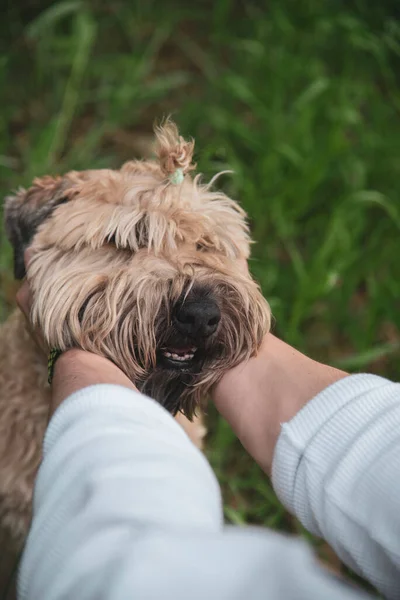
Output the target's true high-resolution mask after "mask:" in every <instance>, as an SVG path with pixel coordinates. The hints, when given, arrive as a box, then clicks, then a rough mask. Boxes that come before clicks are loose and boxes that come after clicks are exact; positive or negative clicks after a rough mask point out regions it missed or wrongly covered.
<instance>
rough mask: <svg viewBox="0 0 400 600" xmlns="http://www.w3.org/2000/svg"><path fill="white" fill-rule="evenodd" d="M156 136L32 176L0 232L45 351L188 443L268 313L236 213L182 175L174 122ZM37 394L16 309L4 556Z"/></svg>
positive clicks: (17, 535) (25, 517)
mask: <svg viewBox="0 0 400 600" xmlns="http://www.w3.org/2000/svg"><path fill="white" fill-rule="evenodd" d="M155 137H156V145H155V155H156V156H155V159H154V160H143V161H140V160H135V161H130V162H128V163H126V164H124V165H123V166H122V168H121V169H120V170H108V169H101V170H88V171H83V172H69V173H67V174H66V175H64V176H62V177H61V176H60V177H50V176H46V177H42V178H39V179H36V180H34V182H33V185H32V187H30V188H29V189H28V190H25V189H20V190H18V192H17V193H16V194H15V195H13V196H10V197H8V198H6V200H5V209H4V215H5V229H6V234H7V236H8V239H9V241H10V242H11V244H12V246H13V250H14V273H15V277H16V278H17V279H22V278H24V277H25V276H27V278H28V280H29V283H30V287H31V290H32V298H33V300H32V302H33V303H32V313H31V316H32V323H33V325H34V326H35V327H38V328H39V329H40V330H41V331H42V332H43V334H44V338H45V342H46V344H47V346H48V348H57V349H60V350H61V351H65V350H67V349H68V348H71V347H80V348H83V349H85V350H88V351H90V352H94V353H95V354H100V355H102V356H105V357H107V358H109V359H110V360H112V361H113V362H114V363H116V364H117V365H118V366H119V367H120V368H121V369H122V370H123V371H124V373H125V374H126V375H127V376H128V377H129V378H130V379H131V380H132V381H134V382H135V384H136V385H137V387H138V388H139V389H140V390H141V391H143V392H144V393H145V394H148V395H149V396H151V397H152V398H154V399H156V400H157V401H158V402H160V403H161V404H162V405H163V406H164V407H165V408H166V409H167V410H168V411H169V412H170V413H172V414H173V415H178V418H179V419H180V422H181V424H183V426H184V427H185V428H186V430H187V431H188V433H189V435H190V436H191V437H192V439H193V440H194V441H195V443H196V444H197V445H200V444H201V437H202V434H203V429H202V424H201V422H199V421H197V422H196V421H194V423H190V421H189V420H192V419H193V417H194V416H195V414H196V410H197V409H198V408H199V407H200V406H201V403H202V399H204V398H206V397H207V394H208V393H209V391H210V390H211V388H212V387H213V386H214V385H215V384H216V383H217V382H218V381H219V380H220V378H221V377H222V375H223V373H224V372H226V370H227V369H230V368H232V367H234V366H235V365H238V364H239V363H240V362H241V361H245V360H248V359H249V358H250V357H251V356H253V355H255V354H256V353H257V350H258V349H259V347H260V344H261V341H262V339H263V337H264V336H265V334H266V333H267V332H268V330H269V327H270V309H269V306H268V304H267V302H266V300H265V299H264V298H263V296H262V294H261V291H260V289H259V286H258V285H257V284H256V282H255V281H254V280H253V279H252V277H251V275H250V274H249V272H248V270H247V267H246V265H247V259H248V257H249V253H250V236H249V229H248V225H247V222H246V215H245V213H244V211H243V210H242V208H241V207H240V206H239V205H238V204H237V203H236V202H235V201H233V200H231V199H230V198H228V197H227V196H226V195H225V194H223V193H222V192H220V191H215V190H214V181H213V180H212V181H211V183H209V184H205V183H202V182H201V180H200V175H196V176H194V177H192V176H191V172H192V171H193V170H194V168H195V165H194V164H193V163H192V155H193V149H194V142H193V141H185V140H184V139H183V138H182V137H181V136H180V135H179V132H178V129H177V127H176V125H175V124H174V123H172V122H171V121H169V120H167V121H166V122H165V123H164V124H163V125H161V126H159V127H157V128H156V130H155ZM214 179H215V178H214ZM28 247H31V248H32V254H33V257H32V260H31V262H30V263H29V267H28V273H25V265H24V251H25V250H26V248H28ZM49 393H50V392H49V386H48V384H47V372H46V358H45V357H44V355H42V354H41V353H40V352H39V351H38V349H37V347H36V345H35V343H34V342H33V340H32V339H31V337H30V335H29V333H28V329H27V325H26V322H25V319H24V317H23V316H22V313H20V312H18V311H17V312H15V313H14V314H12V315H11V317H10V318H9V319H8V320H7V321H6V322H5V323H4V324H3V325H2V326H1V329H0V530H1V531H3V536H4V535H5V536H6V537H7V539H8V544H9V545H10V544H11V545H13V546H14V547H15V548H18V547H20V546H21V544H22V543H23V540H24V539H25V536H26V534H27V530H28V527H29V522H30V514H31V500H32V489H33V483H34V478H35V475H36V471H37V469H38V467H39V464H40V459H41V444H42V440H43V436H44V432H45V428H46V424H47V415H48V405H49ZM182 415H184V416H182ZM0 537H1V536H0Z"/></svg>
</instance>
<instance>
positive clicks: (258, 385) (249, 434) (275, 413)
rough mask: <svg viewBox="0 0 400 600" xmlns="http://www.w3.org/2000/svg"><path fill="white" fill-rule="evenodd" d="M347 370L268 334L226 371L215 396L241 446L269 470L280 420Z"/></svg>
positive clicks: (266, 470)
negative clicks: (241, 361)
mask: <svg viewBox="0 0 400 600" xmlns="http://www.w3.org/2000/svg"><path fill="white" fill-rule="evenodd" d="M346 375H347V373H345V372H343V371H339V370H338V369H334V368H332V367H329V366H327V365H323V364H321V363H318V362H316V361H314V360H312V359H310V358H308V357H307V356H305V355H304V354H301V353H300V352H298V351H297V350H295V349H294V348H292V347H291V346H289V345H288V344H285V343H284V342H282V341H281V340H279V339H278V338H276V337H275V336H273V335H272V334H268V335H267V336H266V338H265V340H264V342H263V344H262V346H261V348H260V351H259V353H258V355H257V356H256V357H254V358H252V359H250V360H249V361H248V362H247V363H245V364H241V365H239V366H238V367H236V368H235V369H232V370H231V371H229V372H228V373H226V374H225V375H224V377H223V378H222V380H221V382H220V383H219V384H218V385H217V386H216V389H215V390H214V394H213V399H214V402H215V405H216V407H217V409H218V410H219V412H220V413H221V414H222V416H223V417H224V418H225V419H226V420H227V421H228V422H229V423H230V425H231V427H232V428H233V430H234V431H235V433H236V435H237V436H238V437H239V439H240V440H241V442H242V444H243V445H244V447H245V448H246V449H247V451H248V452H249V453H250V454H251V455H252V456H253V458H254V459H255V460H256V461H257V462H258V463H259V465H260V466H261V467H262V468H263V469H264V471H265V472H266V473H268V474H269V473H270V472H271V466H272V459H273V453H274V449H275V445H276V442H277V440H278V436H279V434H280V431H281V424H282V423H285V422H287V421H289V420H290V419H291V418H292V417H294V415H295V414H297V413H298V411H299V410H300V409H301V408H302V407H303V406H304V405H305V404H306V403H307V402H308V401H309V400H311V398H313V397H314V396H315V395H316V394H318V393H319V392H321V391H322V390H323V389H325V388H326V387H327V386H329V385H330V384H332V383H334V382H335V381H338V380H339V379H342V378H343V377H346Z"/></svg>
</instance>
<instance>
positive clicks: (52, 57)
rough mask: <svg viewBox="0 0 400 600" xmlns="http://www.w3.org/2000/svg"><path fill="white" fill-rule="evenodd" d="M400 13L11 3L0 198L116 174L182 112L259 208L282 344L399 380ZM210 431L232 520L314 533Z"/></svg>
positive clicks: (6, 268) (310, 7) (356, 7)
mask: <svg viewBox="0 0 400 600" xmlns="http://www.w3.org/2000/svg"><path fill="white" fill-rule="evenodd" d="M263 4H265V6H263ZM46 6H50V7H48V8H46ZM396 11H397V12H396ZM397 16H398V9H397V8H396V4H395V3H394V2H388V1H387V0H386V1H384V2H382V3H380V4H379V6H378V5H377V4H376V3H372V4H371V3H370V2H367V0H360V1H358V2H344V1H343V2H340V1H339V0H338V1H335V2H332V1H328V0H323V1H321V2H312V1H311V0H309V1H306V0H297V1H294V0H279V1H278V0H276V1H274V0H273V1H271V2H265V3H262V2H258V1H256V0H252V1H251V0H250V1H247V2H245V3H241V2H234V1H231V0H215V1H214V2H206V1H197V2H193V3H191V4H188V3H184V2H181V3H177V2H174V3H173V2H155V1H153V2H151V1H149V2H144V1H142V2H133V1H128V0H121V1H120V2H109V3H105V2H88V3H85V2H79V1H61V2H58V3H53V4H50V3H47V4H46V3H45V2H43V1H42V2H41V6H38V5H35V6H34V7H33V5H29V4H26V6H25V7H24V8H16V7H14V8H13V9H10V13H9V15H8V18H7V20H3V21H2V25H0V28H1V29H0V30H1V37H2V41H3V50H2V51H1V54H0V98H1V106H2V111H1V112H0V185H1V190H2V192H3V194H5V193H7V192H8V191H9V190H10V189H12V188H15V187H17V186H18V185H24V184H28V183H29V182H30V180H31V179H32V177H33V176H36V175H40V174H44V173H55V172H63V171H66V170H68V169H71V168H75V169H83V168H88V167H90V168H96V167H102V166H105V165H107V166H111V167H113V166H117V165H119V164H121V162H122V161H124V160H126V159H128V158H132V156H134V155H137V154H140V148H141V144H142V143H143V142H145V141H146V140H147V136H148V134H149V133H150V131H151V126H152V123H153V121H154V120H155V119H156V118H160V117H161V116H162V115H165V114H169V113H172V115H173V117H174V118H175V119H176V120H177V122H178V123H179V125H180V127H181V129H182V131H183V132H184V133H185V134H187V135H192V136H194V137H195V138H196V142H197V160H198V165H199V169H200V170H201V171H202V172H204V173H205V175H206V176H207V177H209V176H211V175H213V174H215V173H216V172H217V171H219V170H222V169H225V168H232V169H233V170H234V171H235V174H234V176H233V177H224V178H222V180H221V182H222V184H223V187H224V189H225V190H226V191H227V192H228V193H229V194H231V195H232V196H233V197H235V198H238V199H239V200H240V201H241V202H242V204H243V206H244V207H245V208H246V210H247V211H248V213H249V215H250V219H251V225H252V231H253V235H254V238H255V240H256V241H257V244H256V245H255V246H254V252H253V259H252V262H251V268H252V270H253V272H254V274H255V275H256V277H257V278H258V279H259V281H260V283H261V285H262V288H263V291H264V293H265V295H266V297H267V298H268V299H269V300H270V303H271V306H272V309H273V313H274V316H275V330H276V332H277V333H278V335H279V336H281V337H282V338H284V339H285V340H287V341H288V342H290V343H292V344H295V345H296V346H297V347H298V348H299V349H301V350H302V351H305V352H306V353H308V354H310V355H311V356H313V357H315V358H316V359H320V360H324V361H328V362H330V363H332V364H337V365H340V366H342V367H344V368H346V369H349V370H355V371H360V370H369V371H373V372H377V373H381V374H383V375H387V376H390V377H393V378H399V376H400V372H399V366H398V364H399V340H400V338H399V334H398V328H399V298H400V266H399V265H400V261H399V235H400V200H399V185H398V173H399V167H400V152H399V138H400V125H399V112H400V94H399V76H398V73H399V66H400V26H399V24H398V22H397V21H396V17H397ZM1 244H2V245H1V253H0V302H1V306H0V309H1V316H2V317H4V316H5V314H6V313H7V312H8V310H9V307H10V305H11V303H12V300H13V293H14V289H15V288H14V286H13V284H12V276H11V252H10V249H9V247H8V245H7V244H6V243H5V242H4V236H2V242H1ZM210 427H211V435H210V439H209V443H208V447H209V450H208V452H209V456H210V459H211V462H212V464H213V465H214V467H215V469H216V472H217V474H218V476H219V479H220V481H221V483H222V485H223V489H224V493H225V499H226V516H227V518H228V519H229V520H231V521H233V522H234V523H239V524H241V523H246V522H255V523H262V524H265V525H268V526H271V527H274V528H277V529H284V530H289V531H300V529H299V526H298V525H297V524H296V523H295V522H294V521H293V519H292V518H291V517H289V516H288V515H287V514H286V513H285V512H284V510H283V509H282V508H281V507H280V505H279V503H278V502H277V500H276V498H275V496H274V494H273V493H272V492H271V488H270V486H269V484H268V482H267V480H266V479H265V477H263V476H262V475H261V474H260V471H259V470H258V468H257V467H256V466H254V465H253V464H252V463H251V461H250V460H249V459H248V457H247V456H246V455H245V453H244V451H243V450H242V449H241V448H240V446H239V444H238V443H237V442H236V440H235V439H234V436H233V434H232V433H231V431H230V430H229V428H228V427H227V426H226V424H224V423H223V422H221V421H220V420H218V419H217V418H216V416H215V415H214V414H211V415H210Z"/></svg>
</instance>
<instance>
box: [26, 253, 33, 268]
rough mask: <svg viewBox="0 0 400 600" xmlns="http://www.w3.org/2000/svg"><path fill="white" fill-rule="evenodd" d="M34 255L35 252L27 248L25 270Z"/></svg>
mask: <svg viewBox="0 0 400 600" xmlns="http://www.w3.org/2000/svg"><path fill="white" fill-rule="evenodd" d="M33 254H34V252H33V250H32V248H27V249H26V250H25V252H24V263H25V268H27V267H28V265H29V263H30V262H31V260H32V256H33Z"/></svg>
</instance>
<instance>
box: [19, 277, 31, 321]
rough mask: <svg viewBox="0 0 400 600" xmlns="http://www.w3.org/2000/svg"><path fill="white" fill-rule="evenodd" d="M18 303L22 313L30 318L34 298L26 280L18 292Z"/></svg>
mask: <svg viewBox="0 0 400 600" xmlns="http://www.w3.org/2000/svg"><path fill="white" fill-rule="evenodd" d="M16 301H17V304H18V306H19V308H20V309H21V310H22V312H23V313H24V314H25V315H26V316H28V315H29V313H30V310H31V306H32V296H31V290H30V287H29V284H28V282H27V281H26V280H25V281H24V283H23V284H22V286H21V287H20V288H19V290H18V292H17V295H16Z"/></svg>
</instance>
